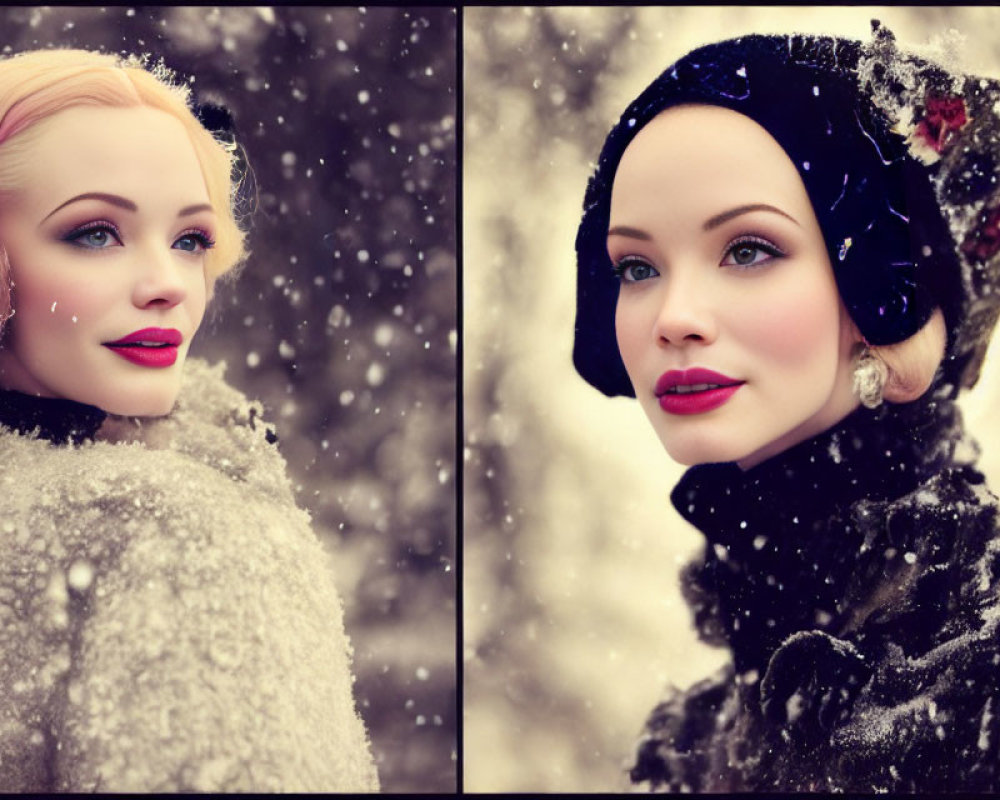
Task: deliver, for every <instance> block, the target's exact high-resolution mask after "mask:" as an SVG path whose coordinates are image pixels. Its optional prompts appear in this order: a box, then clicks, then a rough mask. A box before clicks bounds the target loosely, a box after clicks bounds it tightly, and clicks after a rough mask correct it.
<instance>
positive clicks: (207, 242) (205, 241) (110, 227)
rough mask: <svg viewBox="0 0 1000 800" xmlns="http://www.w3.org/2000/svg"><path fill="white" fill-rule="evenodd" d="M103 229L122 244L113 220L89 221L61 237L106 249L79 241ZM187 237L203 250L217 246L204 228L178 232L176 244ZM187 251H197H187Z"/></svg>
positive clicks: (83, 245)
mask: <svg viewBox="0 0 1000 800" xmlns="http://www.w3.org/2000/svg"><path fill="white" fill-rule="evenodd" d="M102 231H103V232H106V233H110V234H111V235H112V236H113V237H114V239H115V241H116V242H117V243H118V244H119V245H121V244H122V235H121V231H120V230H119V229H118V226H117V225H115V224H114V223H113V222H110V221H108V220H103V219H102V220H96V221H94V222H88V223H86V224H84V225H79V226H77V227H76V228H73V229H72V230H71V231H69V233H66V234H64V235H63V236H62V237H60V238H61V239H62V240H63V241H64V242H66V243H67V244H71V245H73V246H74V247H79V248H81V249H83V250H104V249H105V248H103V247H92V246H90V245H85V244H81V243H80V242H79V239H81V238H82V237H84V236H86V235H87V234H91V233H100V232H102ZM186 238H190V239H194V240H195V241H196V242H197V243H198V245H199V246H200V247H201V251H205V250H211V249H212V248H213V247H215V239H213V238H212V235H211V234H210V233H209V232H208V231H206V230H205V229H203V228H188V229H187V230H185V231H182V232H181V233H180V234H178V236H177V238H176V239H174V244H177V242H179V241H180V240H181V239H186ZM185 252H196V251H185Z"/></svg>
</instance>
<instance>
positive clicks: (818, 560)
mask: <svg viewBox="0 0 1000 800" xmlns="http://www.w3.org/2000/svg"><path fill="white" fill-rule="evenodd" d="M976 455H977V450H976V447H975V445H974V444H973V443H972V442H971V441H970V440H969V439H968V438H967V437H966V436H965V434H964V433H963V430H962V422H961V417H960V414H959V412H958V410H957V409H956V408H955V407H954V405H953V404H952V403H951V402H950V401H948V400H934V399H932V398H925V399H923V400H921V401H919V402H917V403H913V404H908V405H904V406H883V407H882V408H880V409H878V410H877V411H874V412H873V411H869V410H867V409H859V410H858V411H856V412H854V413H853V414H852V415H851V416H849V417H848V418H847V419H846V420H845V421H844V422H843V423H842V424H840V425H839V426H837V427H836V428H834V429H832V430H830V431H828V432H826V433H824V434H822V435H821V436H819V437H817V438H816V439H813V440H811V441H808V442H805V443H803V444H800V445H798V446H796V447H794V448H792V449H791V450H789V451H787V452H786V453H784V454H782V455H780V456H777V457H775V458H773V459H771V460H769V461H766V462H764V463H763V464H761V465H759V466H757V467H755V468H753V469H751V470H748V471H747V472H742V471H740V470H739V468H738V467H736V466H735V465H705V466H699V467H695V468H693V469H691V470H689V471H688V472H687V473H686V474H685V476H684V478H683V479H682V481H681V482H680V484H678V486H677V487H676V489H675V490H674V492H673V495H672V499H673V502H674V504H675V505H676V506H677V508H678V510H679V511H680V512H681V514H682V515H683V516H684V517H685V518H686V519H687V520H689V521H690V522H691V523H692V524H694V525H695V526H697V527H698V528H699V529H700V530H701V531H702V532H703V533H704V534H705V536H706V538H707V540H708V541H707V545H706V550H705V555H704V557H703V558H701V559H699V560H698V561H696V562H695V563H692V564H691V565H689V567H688V569H687V571H686V572H685V575H684V578H683V580H684V590H685V594H686V596H687V598H688V602H689V603H690V605H691V606H692V609H693V611H694V614H695V619H696V623H697V625H698V629H699V633H700V634H701V636H702V638H704V639H706V640H708V641H710V642H713V643H719V644H726V645H728V647H729V648H730V649H731V651H732V655H733V660H732V663H730V664H729V665H728V666H726V667H725V668H724V669H723V670H722V671H721V672H720V673H719V674H717V675H716V676H714V677H712V678H709V679H707V680H704V681H701V682H700V683H698V684H696V685H694V686H692V687H691V688H690V689H688V690H687V691H684V692H679V691H675V690H671V691H670V692H669V693H668V695H667V696H666V697H665V698H664V700H663V701H662V702H661V703H660V704H659V705H658V706H657V707H656V708H655V709H654V710H653V713H652V714H651V715H650V717H649V719H648V721H647V723H646V729H645V731H644V735H643V738H642V740H641V742H640V745H639V750H638V754H637V758H636V762H635V765H634V766H633V768H632V771H631V778H632V780H633V782H635V783H637V784H640V785H641V786H642V787H643V788H647V789H651V790H661V791H701V792H705V791H767V790H772V791H819V792H828V791H851V792H882V791H889V792H908V791H911V792H954V791H980V792H983V791H994V792H995V791H1000V769H998V767H1000V720H998V712H1000V639H998V620H1000V602H998V597H1000V593H998V585H997V584H998V579H1000V540H998V536H997V504H996V498H995V497H994V496H993V495H992V494H991V493H990V492H989V490H988V489H987V488H986V486H985V483H984V479H983V476H982V474H981V473H980V472H979V471H977V470H976V468H975V466H974V463H975V459H976Z"/></svg>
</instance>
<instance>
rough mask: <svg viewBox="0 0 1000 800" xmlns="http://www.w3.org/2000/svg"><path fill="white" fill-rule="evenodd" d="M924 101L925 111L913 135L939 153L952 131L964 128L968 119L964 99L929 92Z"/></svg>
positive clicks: (947, 141) (946, 143)
mask: <svg viewBox="0 0 1000 800" xmlns="http://www.w3.org/2000/svg"><path fill="white" fill-rule="evenodd" d="M925 102H926V106H927V111H926V113H925V115H924V118H923V119H922V120H920V121H919V122H918V123H917V127H916V130H915V131H914V132H913V135H914V137H915V138H917V139H919V140H920V141H921V142H923V143H924V144H925V145H927V146H928V147H930V148H931V149H933V150H934V152H935V153H940V152H941V151H942V150H944V148H945V147H946V146H947V145H948V143H949V141H950V139H951V137H952V133H953V132H954V131H959V130H961V129H962V128H964V127H965V126H966V124H967V123H968V121H969V116H968V114H966V113H965V101H964V100H963V99H962V98H961V97H942V96H939V95H933V94H929V95H927V99H926V101H925Z"/></svg>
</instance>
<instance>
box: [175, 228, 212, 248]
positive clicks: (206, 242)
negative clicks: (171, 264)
mask: <svg viewBox="0 0 1000 800" xmlns="http://www.w3.org/2000/svg"><path fill="white" fill-rule="evenodd" d="M214 246H215V242H214V241H212V239H211V238H210V237H209V236H208V234H206V233H203V232H201V231H192V232H190V233H185V234H182V235H181V236H179V237H178V238H177V239H176V241H174V244H173V247H174V249H175V250H184V251H185V252H188V253H200V252H203V251H205V250H211V249H212V248H213V247H214Z"/></svg>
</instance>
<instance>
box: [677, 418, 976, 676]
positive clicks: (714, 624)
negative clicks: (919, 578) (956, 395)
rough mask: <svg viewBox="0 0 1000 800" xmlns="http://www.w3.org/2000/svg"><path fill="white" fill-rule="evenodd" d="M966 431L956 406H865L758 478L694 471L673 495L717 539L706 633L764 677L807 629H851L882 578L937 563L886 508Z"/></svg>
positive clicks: (699, 575)
mask: <svg viewBox="0 0 1000 800" xmlns="http://www.w3.org/2000/svg"><path fill="white" fill-rule="evenodd" d="M960 435H961V419H960V416H959V413H958V411H957V409H956V408H955V407H954V405H953V404H952V403H951V402H950V401H947V400H941V401H934V400H927V401H922V402H918V403H912V404H907V405H883V406H881V407H880V408H878V409H877V410H874V411H872V410H869V409H866V408H859V409H858V410H857V411H855V412H854V413H852V414H851V415H849V416H848V417H847V418H846V419H844V420H843V421H842V422H841V423H840V424H839V425H837V426H836V427H834V428H832V429H830V430H829V431H826V432H825V433H823V434H821V435H820V436H818V437H816V438H814V439H811V440H809V441H806V442H803V443H801V444H799V445H797V446H795V447H793V448H791V449H789V450H787V451H786V452H784V453H782V454H780V455H778V456H775V457H773V458H771V459H769V460H767V461H764V462H762V463H761V464H759V465H757V466H756V467H754V468H752V469H749V470H747V471H745V472H744V471H743V470H741V469H740V468H739V467H737V466H736V465H735V464H711V465H703V466H698V467H694V468H692V469H690V470H688V472H687V473H685V475H684V477H683V478H682V480H681V481H680V483H679V484H678V485H677V487H676V488H675V489H674V491H673V493H672V495H671V499H672V501H673V503H674V505H675V507H676V508H677V510H678V511H679V512H680V513H681V515H682V516H683V517H684V518H685V519H687V520H688V521H689V522H691V523H692V524H693V525H695V526H696V527H697V528H698V529H699V530H701V531H702V533H704V535H705V537H706V539H707V546H706V553H705V558H704V561H703V562H702V563H696V564H694V565H691V567H690V568H689V569H688V572H687V585H686V587H685V588H686V592H687V594H688V598H689V600H690V601H691V602H692V606H693V607H694V611H695V615H696V621H697V623H698V626H699V629H700V630H701V632H702V634H703V636H704V637H705V638H706V639H708V640H710V641H716V642H720V641H725V642H728V644H729V645H730V646H731V647H732V649H733V654H734V660H735V665H736V669H737V671H738V672H743V671H745V670H750V669H757V670H759V671H761V674H763V668H764V667H765V666H766V664H767V660H768V659H769V657H770V655H771V653H772V652H773V651H774V649H775V648H776V647H777V646H778V645H779V644H780V643H781V642H782V641H783V640H785V639H786V638H787V637H788V636H789V635H791V634H793V633H795V632H797V631H801V630H821V631H829V632H837V631H840V630H841V629H842V628H843V627H844V626H845V625H846V624H849V620H850V614H851V613H852V611H853V610H854V609H853V608H852V606H853V605H855V604H856V603H858V602H861V601H862V600H863V596H864V594H865V592H866V590H867V589H868V588H869V587H870V582H871V581H872V580H874V579H875V578H876V575H882V574H883V573H884V572H885V571H886V569H887V567H890V566H891V565H893V564H895V565H907V564H910V563H915V561H916V559H917V557H918V554H919V555H920V557H921V558H925V557H927V551H928V547H929V546H930V545H932V544H937V543H936V542H935V543H932V542H927V541H922V540H920V537H919V535H918V534H919V531H916V530H910V529H908V528H906V527H905V526H895V527H894V526H884V525H881V524H875V522H876V521H877V522H879V523H881V522H884V520H882V519H881V516H880V514H879V513H878V512H877V510H876V508H877V506H878V504H880V503H884V502H886V501H893V500H896V499H897V498H899V497H902V496H903V495H906V494H908V493H910V492H912V491H913V490H914V489H916V488H917V487H918V486H919V485H920V484H921V483H923V482H924V481H926V480H927V479H928V478H930V477H932V476H933V475H936V474H938V473H939V472H941V470H942V469H943V468H945V467H946V466H947V465H948V464H949V463H950V462H951V459H952V456H953V451H954V449H955V446H956V442H957V441H958V439H959V437H960Z"/></svg>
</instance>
